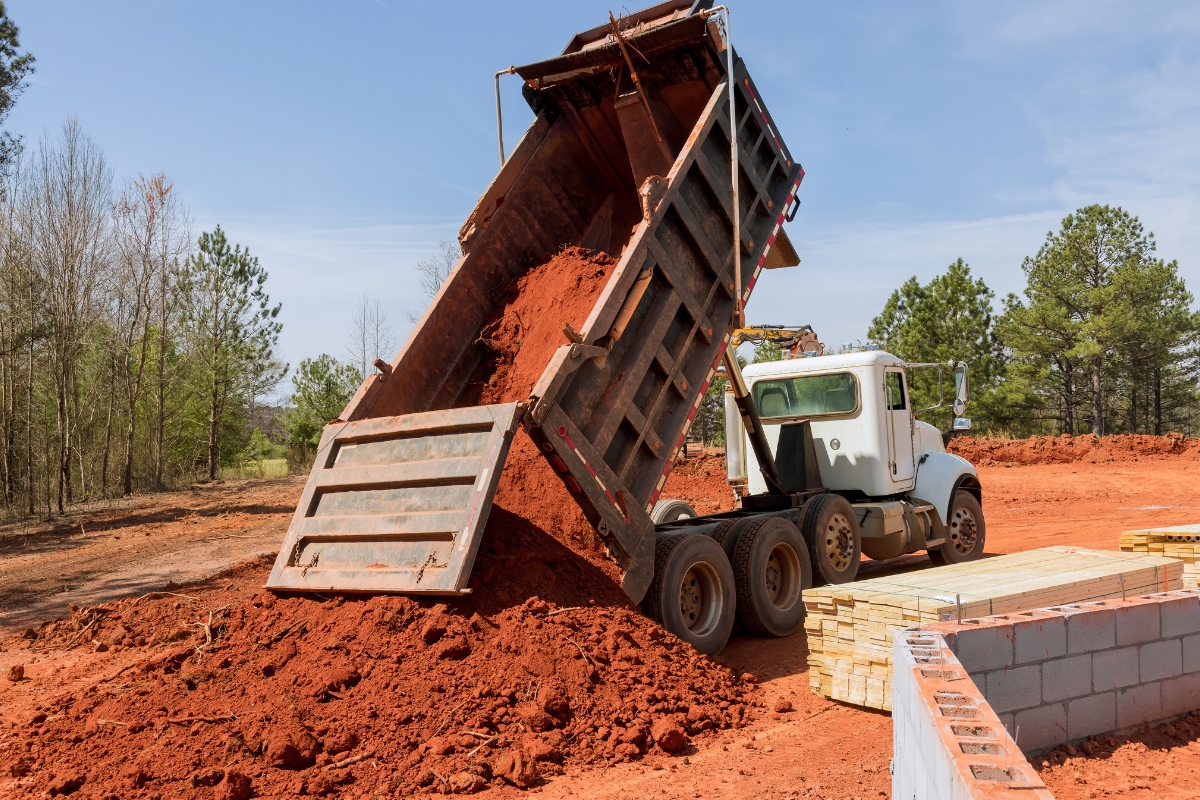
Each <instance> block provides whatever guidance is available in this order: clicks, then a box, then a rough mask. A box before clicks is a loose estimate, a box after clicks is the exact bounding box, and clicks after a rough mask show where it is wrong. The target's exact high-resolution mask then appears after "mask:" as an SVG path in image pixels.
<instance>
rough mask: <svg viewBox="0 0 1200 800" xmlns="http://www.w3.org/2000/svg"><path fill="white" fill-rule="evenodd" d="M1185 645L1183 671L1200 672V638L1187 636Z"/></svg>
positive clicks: (1184, 640)
mask: <svg viewBox="0 0 1200 800" xmlns="http://www.w3.org/2000/svg"><path fill="white" fill-rule="evenodd" d="M1182 643H1183V671H1184V672H1200V636H1185V637H1183V640H1182Z"/></svg>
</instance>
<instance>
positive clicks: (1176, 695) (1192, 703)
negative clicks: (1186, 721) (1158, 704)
mask: <svg viewBox="0 0 1200 800" xmlns="http://www.w3.org/2000/svg"><path fill="white" fill-rule="evenodd" d="M1198 708H1200V675H1197V674H1191V675H1180V676H1179V677H1178V678H1171V679H1170V680H1168V681H1163V682H1162V715H1163V717H1164V718H1166V717H1178V716H1182V715H1183V714H1188V713H1191V712H1192V711H1195V710H1196V709H1198Z"/></svg>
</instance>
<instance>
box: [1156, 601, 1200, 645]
mask: <svg viewBox="0 0 1200 800" xmlns="http://www.w3.org/2000/svg"><path fill="white" fill-rule="evenodd" d="M1158 613H1159V614H1160V615H1161V620H1162V638H1164V639H1166V638H1169V637H1171V636H1187V635H1189V634H1193V633H1200V597H1197V596H1196V595H1190V596H1186V597H1172V598H1171V599H1170V600H1164V601H1163V602H1162V603H1160V604H1159V607H1158Z"/></svg>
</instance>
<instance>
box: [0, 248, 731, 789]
mask: <svg viewBox="0 0 1200 800" xmlns="http://www.w3.org/2000/svg"><path fill="white" fill-rule="evenodd" d="M614 263H615V262H613V260H612V259H611V258H609V257H608V256H607V255H604V254H602V253H592V252H591V251H586V250H581V249H578V248H572V249H566V250H564V251H562V252H561V253H559V254H558V255H556V256H555V257H554V258H553V259H552V260H551V261H549V262H548V263H546V264H543V265H541V266H538V267H535V268H533V269H531V270H530V271H529V272H528V273H527V274H525V275H524V276H522V277H521V278H519V279H518V280H516V281H514V282H513V283H512V284H511V285H510V286H508V287H505V288H504V289H503V291H504V293H505V298H504V300H503V302H502V303H501V304H500V305H499V306H498V308H497V311H496V313H495V314H494V315H493V318H492V319H490V320H489V321H488V323H487V324H486V325H485V326H484V328H483V330H482V331H481V334H480V338H481V340H483V341H485V342H486V343H487V345H488V347H489V348H490V350H491V352H492V354H493V355H492V357H491V358H489V359H485V363H484V365H483V366H482V367H481V369H480V370H479V371H477V372H476V374H475V376H474V379H475V380H476V381H477V382H478V387H479V395H478V402H481V403H497V402H511V401H513V400H523V399H525V398H526V397H527V396H528V395H529V392H530V389H532V386H533V383H534V382H535V381H536V380H537V379H538V377H540V375H541V373H542V371H543V369H544V368H545V366H546V364H547V363H548V361H549V359H550V357H551V355H552V354H553V353H554V351H555V350H556V349H557V348H558V347H559V346H560V345H561V344H562V343H563V342H564V341H565V337H564V335H563V333H562V328H563V325H564V324H568V323H569V324H571V325H572V326H573V327H575V328H576V329H578V328H579V327H581V326H582V324H583V322H584V320H585V319H586V316H587V314H588V313H589V312H590V309H591V308H592V306H593V305H594V304H595V300H596V297H597V296H598V295H599V293H600V291H601V290H602V289H603V286H604V283H605V280H606V278H607V276H608V274H609V272H610V271H611V269H612V267H613V266H614ZM706 463H707V462H701V464H700V465H694V467H693V468H697V469H698V468H699V466H701V465H703V464H706ZM687 469H688V468H686V467H685V472H686V470H687ZM265 567H266V564H265V563H264V564H259V565H256V566H254V567H246V568H243V569H241V571H240V572H239V571H235V572H234V573H233V574H231V576H229V577H230V578H231V579H232V580H233V584H232V586H233V589H225V588H220V589H218V588H216V586H215V585H208V586H207V587H200V588H197V589H195V590H190V591H188V592H187V597H180V596H178V595H163V596H160V597H157V598H150V599H144V600H141V601H133V600H123V601H119V602H114V603H108V604H104V605H100V606H96V607H92V608H88V609H84V610H77V611H76V612H75V613H73V614H72V617H71V619H69V620H64V621H59V622H55V623H52V624H50V625H48V626H46V627H44V628H43V629H42V630H41V631H40V632H37V633H36V634H34V635H33V636H32V638H22V639H13V640H10V641H9V642H8V643H6V647H8V648H13V647H18V646H25V647H33V648H36V649H37V650H40V651H43V652H44V653H47V654H51V657H54V655H53V654H54V653H58V654H59V656H61V654H62V651H63V649H64V648H65V649H70V648H71V647H74V646H77V645H79V644H80V643H81V642H82V643H83V644H84V645H86V646H89V647H93V648H97V649H105V650H106V651H107V652H111V653H112V654H113V662H114V669H115V668H116V667H117V664H118V663H124V664H125V665H126V666H125V668H124V669H121V670H119V671H117V672H115V673H114V674H112V675H111V676H110V677H109V678H108V679H106V680H102V681H100V682H99V683H98V684H93V685H92V686H89V687H87V688H84V689H78V688H65V689H63V690H62V691H61V692H60V693H58V694H53V693H52V690H53V689H54V688H56V687H50V686H47V687H44V689H45V691H44V694H43V696H44V697H45V699H44V700H43V701H42V702H41V703H40V705H39V707H38V709H37V711H36V713H35V714H33V715H32V716H31V717H29V718H26V719H19V720H10V721H9V722H10V725H12V726H13V727H14V728H16V729H17V730H18V731H19V734H18V735H19V736H20V738H21V741H23V742H24V743H25V744H26V751H27V752H26V754H25V755H22V756H20V758H19V759H18V761H17V762H13V763H12V764H10V765H9V766H8V767H6V768H8V769H9V770H10V773H11V775H12V776H14V777H15V778H17V779H18V780H17V783H16V787H17V789H19V790H24V791H26V792H27V793H30V794H39V795H40V794H42V793H45V792H50V793H51V794H55V793H67V792H68V791H74V787H78V786H83V787H85V789H84V792H85V793H86V795H87V796H95V797H156V796H157V797H164V796H171V797H182V796H195V797H212V796H213V791H214V790H213V789H211V788H209V787H216V796H217V797H221V798H244V797H248V796H249V793H250V792H253V793H254V794H255V795H257V796H263V797H272V796H275V797H291V796H295V795H299V794H312V795H325V794H337V795H339V796H340V795H342V794H344V793H346V792H348V791H350V790H348V789H345V788H344V787H345V786H346V785H347V784H357V785H358V787H365V790H366V791H370V792H382V793H384V794H387V795H395V796H407V795H409V794H412V793H414V792H418V791H423V792H437V793H471V792H475V791H479V790H480V789H483V788H485V787H487V786H489V785H511V786H517V787H523V788H524V787H529V786H532V785H534V784H535V783H536V782H537V781H538V776H539V775H540V774H554V773H556V772H560V771H561V770H562V769H563V765H564V764H568V765H569V764H580V765H587V764H607V763H614V762H617V761H627V760H633V759H638V758H641V757H642V756H644V755H646V754H650V753H658V754H660V755H665V754H668V753H678V752H680V750H681V749H682V748H684V747H686V746H687V741H688V739H689V737H701V736H706V735H712V732H713V731H715V730H718V729H721V728H727V727H730V726H739V725H741V724H743V723H744V722H745V721H747V719H748V716H749V715H750V713H751V712H750V710H749V707H750V705H752V704H753V703H754V702H755V701H754V699H753V697H752V692H753V681H752V680H751V681H746V680H743V679H742V678H739V677H738V676H737V675H735V674H734V673H732V672H731V671H730V670H729V669H728V668H726V667H723V666H721V665H719V664H718V663H717V662H715V661H713V660H711V659H709V658H708V657H706V656H701V655H699V654H697V653H696V652H695V651H694V650H693V649H692V648H691V647H690V646H689V645H687V644H685V643H683V642H681V641H680V640H678V639H677V638H675V637H674V636H673V635H671V634H669V633H666V632H664V631H663V630H662V629H661V628H660V627H659V626H658V625H657V624H655V623H654V622H653V621H651V620H649V619H647V618H646V617H644V616H642V615H641V614H639V613H637V612H636V611H635V610H633V609H631V608H630V607H629V604H628V600H627V599H626V597H625V595H624V594H623V593H622V591H621V589H620V587H619V584H618V583H617V578H618V574H617V570H616V568H615V566H614V565H613V564H612V563H611V562H610V561H609V560H608V559H607V558H605V556H604V552H603V544H602V542H601V540H600V538H599V537H598V536H597V535H596V534H595V532H594V531H593V530H592V528H591V526H590V525H589V524H588V522H587V520H586V519H585V518H584V516H583V514H582V512H581V511H580V510H579V507H578V506H577V505H576V504H575V503H574V502H573V501H572V499H571V497H570V495H569V494H568V492H567V490H566V488H565V487H564V486H563V485H562V482H561V481H560V480H559V479H558V477H557V476H556V475H555V474H554V472H553V471H552V469H551V468H550V467H549V465H548V464H547V463H546V461H545V459H544V458H543V457H542V456H541V455H540V454H539V453H538V452H537V451H536V448H535V447H534V446H533V444H532V442H531V441H530V440H529V438H528V437H527V436H525V435H524V434H523V433H518V434H517V435H516V437H515V439H514V441H513V445H512V448H511V450H510V454H509V457H508V461H507V463H506V466H505V469H504V472H503V474H502V476H501V480H500V485H499V489H498V491H497V495H496V501H495V505H494V506H493V508H492V510H491V513H490V516H489V519H488V524H487V527H486V529H485V532H484V534H483V537H482V539H481V544H480V551H479V555H478V558H477V561H476V564H475V568H474V572H473V574H472V580H471V588H472V590H473V593H472V594H471V595H469V596H467V597H460V598H454V599H452V600H446V601H444V602H439V601H438V600H437V599H429V598H425V599H412V598H406V597H395V596H375V597H370V598H360V597H355V596H349V597H340V596H336V595H332V594H330V595H328V596H322V595H314V594H308V595H286V594H281V595H275V594H271V593H267V592H259V591H257V590H256V589H255V588H254V587H255V586H256V585H257V584H259V583H260V582H261V579H262V577H263V572H264V570H265ZM238 589H240V590H241V593H240V594H238V593H235V591H236V590H238ZM250 595H253V596H250ZM30 633H31V634H32V633H33V632H30ZM127 651H132V652H135V653H136V657H135V658H133V659H130V658H129V655H130V653H129V652H127ZM18 683H19V682H18ZM358 787H356V788H355V789H354V791H359V788H358ZM366 791H361V792H360V793H362V794H366Z"/></svg>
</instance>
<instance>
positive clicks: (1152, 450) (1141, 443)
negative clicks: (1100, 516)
mask: <svg viewBox="0 0 1200 800" xmlns="http://www.w3.org/2000/svg"><path fill="white" fill-rule="evenodd" d="M947 450H949V451H950V452H951V453H955V454H957V455H960V456H962V457H963V458H965V459H967V460H968V461H970V462H971V463H973V464H981V465H987V466H996V465H1004V464H1021V465H1033V464H1069V463H1072V462H1076V461H1083V462H1086V463H1089V464H1099V463H1104V462H1109V461H1137V460H1138V459H1139V458H1151V457H1155V456H1163V457H1165V456H1172V457H1183V458H1190V459H1196V460H1200V439H1189V438H1187V437H1186V436H1184V435H1183V434H1181V433H1168V434H1167V435H1165V436H1146V435H1142V434H1118V435H1115V436H1100V437H1096V436H1092V435H1090V434H1089V435H1087V436H1069V435H1067V434H1063V435H1062V436H1034V437H1031V438H1029V439H985V438H975V437H970V436H958V437H955V438H954V439H952V440H951V441H950V446H949V447H948V448H947Z"/></svg>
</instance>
